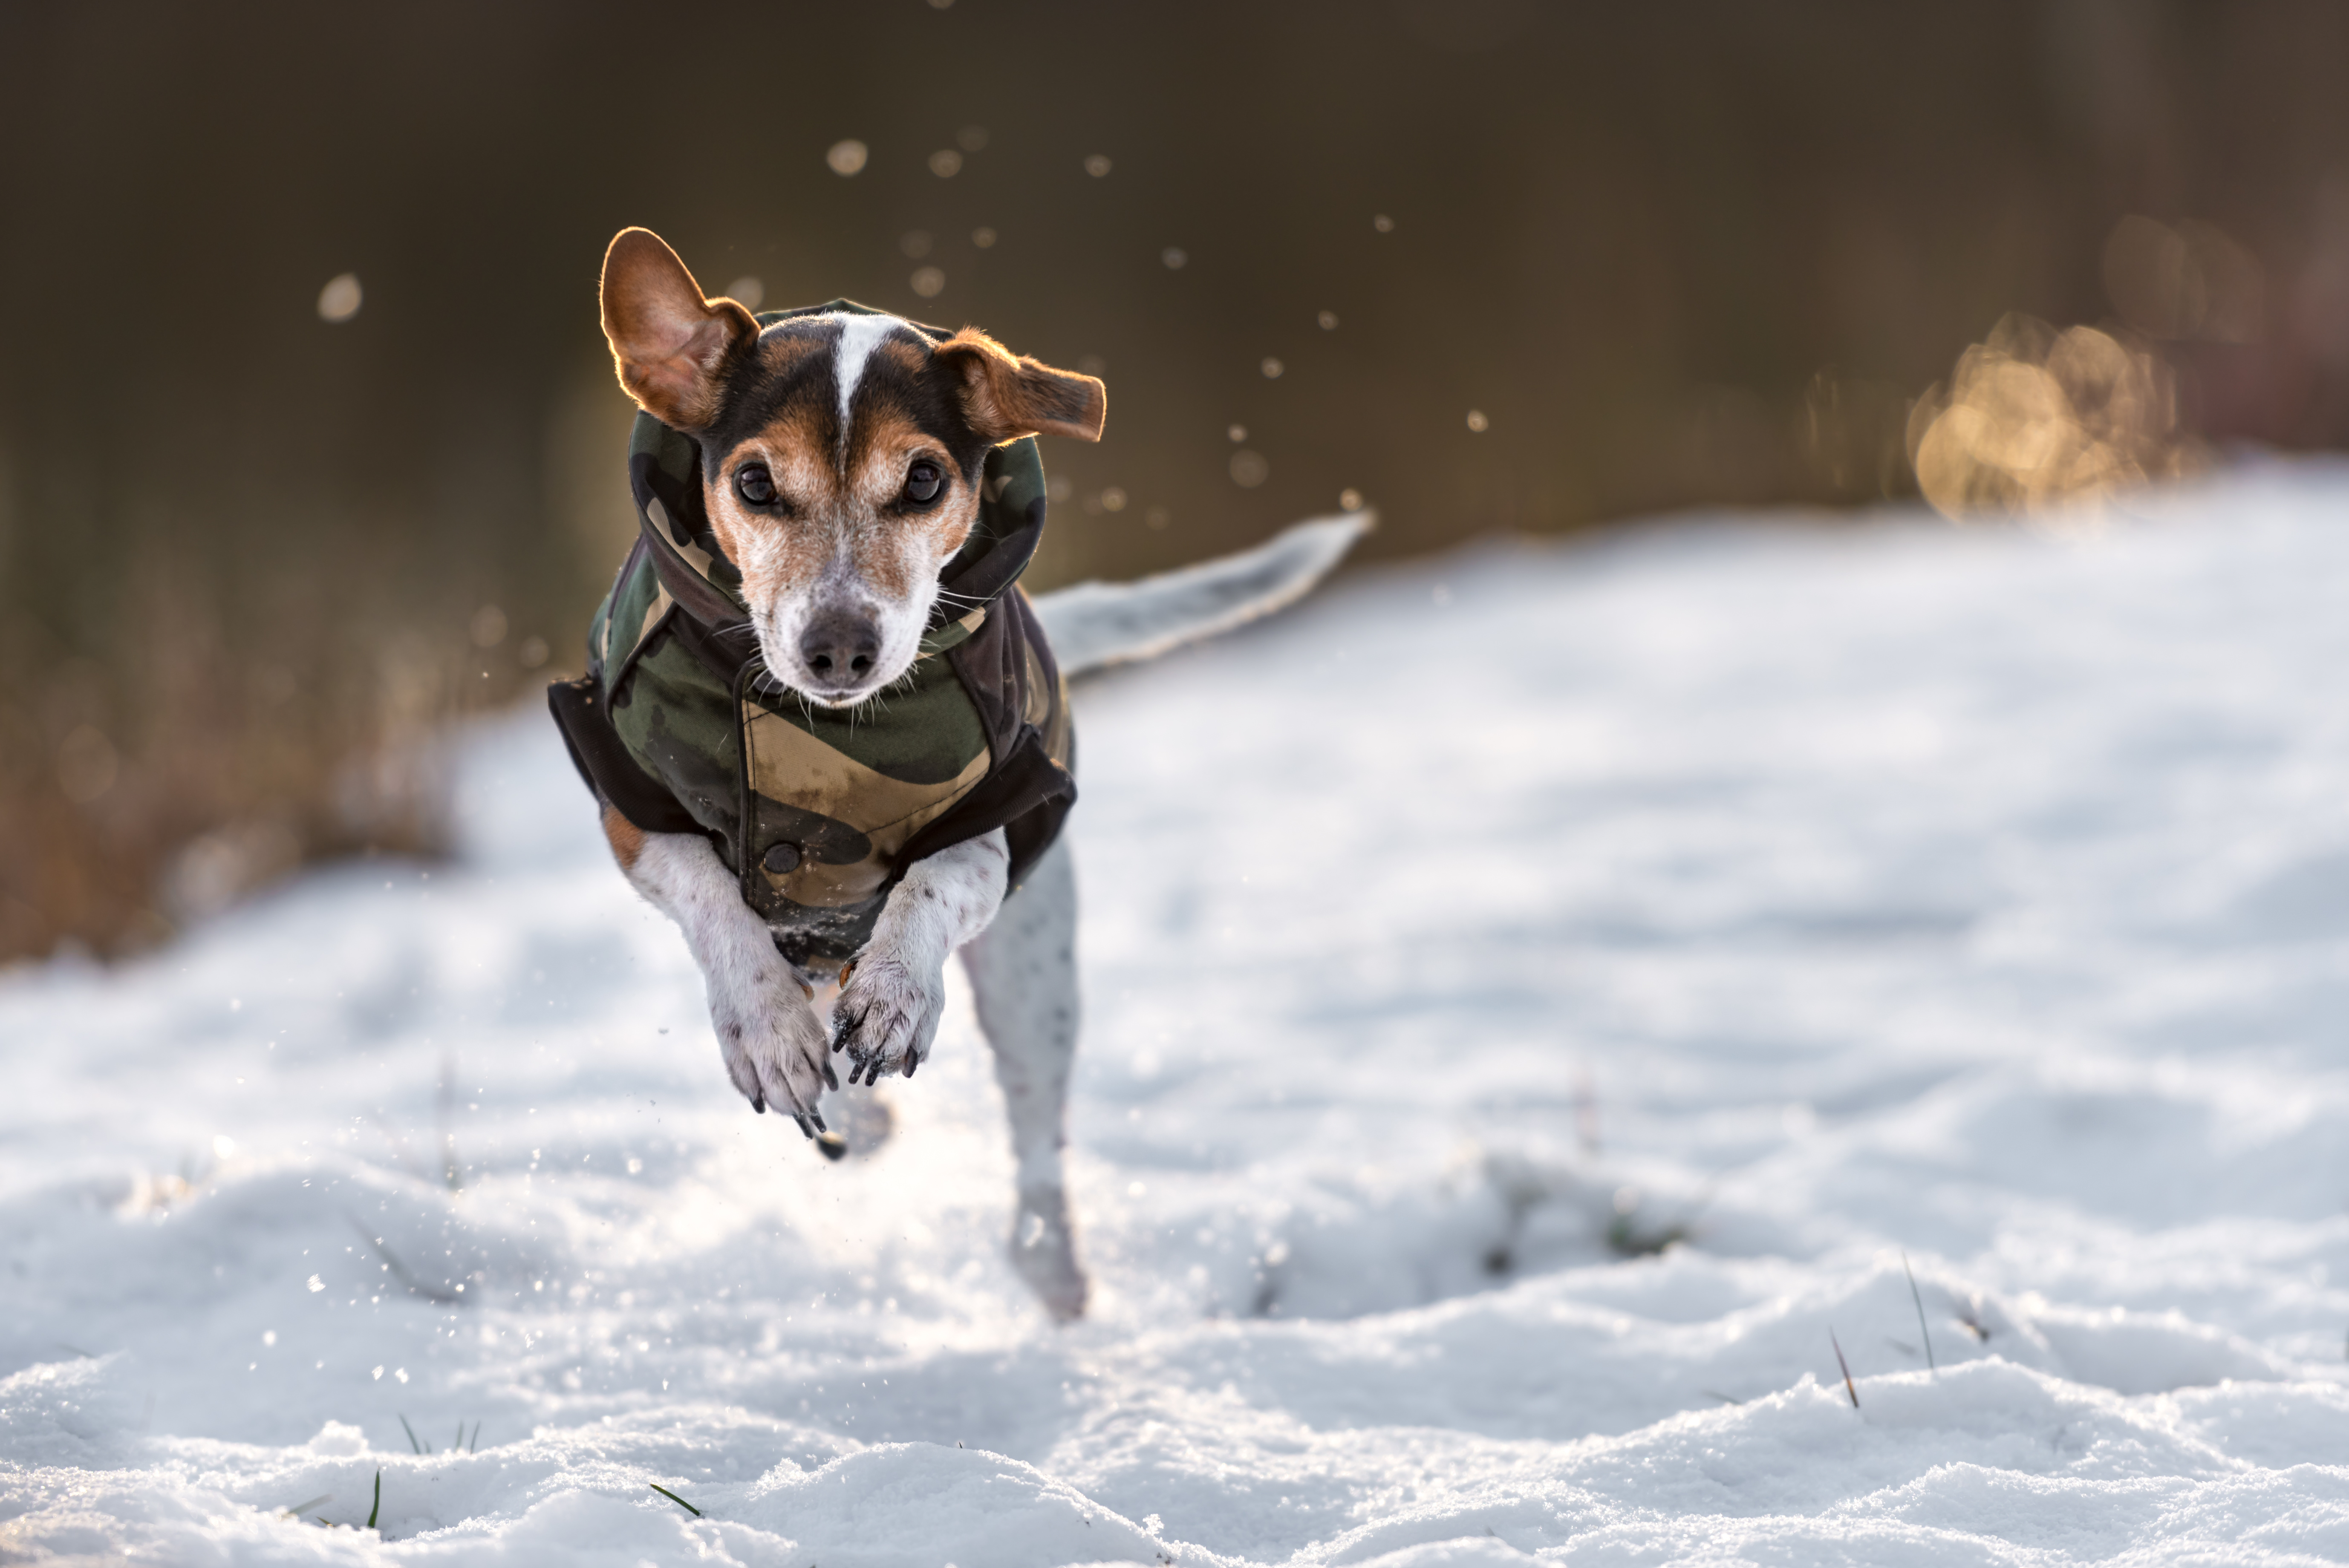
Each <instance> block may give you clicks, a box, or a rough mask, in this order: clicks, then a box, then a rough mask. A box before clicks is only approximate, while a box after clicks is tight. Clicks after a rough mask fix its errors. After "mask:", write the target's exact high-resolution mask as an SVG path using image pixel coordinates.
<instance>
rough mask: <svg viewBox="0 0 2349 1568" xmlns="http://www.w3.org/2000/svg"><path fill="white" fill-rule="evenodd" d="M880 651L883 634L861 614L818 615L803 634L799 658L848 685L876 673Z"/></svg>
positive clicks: (818, 671) (819, 673) (830, 678)
mask: <svg viewBox="0 0 2349 1568" xmlns="http://www.w3.org/2000/svg"><path fill="white" fill-rule="evenodd" d="M880 654H881V634H880V633H879V632H877V631H876V630H874V625H873V623H872V622H870V621H867V620H864V619H863V618H862V617H860V616H855V615H847V614H826V615H818V616H817V617H816V618H815V619H814V620H812V621H810V622H809V623H808V629H807V630H806V631H805V632H803V633H802V634H801V635H800V657H801V658H802V659H805V660H806V661H807V667H808V668H809V669H811V670H812V671H813V672H814V673H815V674H817V675H819V676H823V677H825V678H826V679H828V680H835V681H839V682H842V683H843V684H845V683H847V682H849V681H854V680H859V679H862V678H863V677H864V676H868V675H870V674H872V673H873V661H874V659H875V658H877V657H879V656H880Z"/></svg>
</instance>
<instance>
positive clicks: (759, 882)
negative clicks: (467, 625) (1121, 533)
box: [547, 302, 1077, 965]
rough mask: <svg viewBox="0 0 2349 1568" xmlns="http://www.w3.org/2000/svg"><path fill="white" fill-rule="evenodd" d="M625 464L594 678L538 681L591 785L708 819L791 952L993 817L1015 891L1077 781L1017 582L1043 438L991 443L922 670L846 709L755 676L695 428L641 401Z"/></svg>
mask: <svg viewBox="0 0 2349 1568" xmlns="http://www.w3.org/2000/svg"><path fill="white" fill-rule="evenodd" d="M817 308H818V309H821V310H826V311H841V310H851V311H854V310H858V309H860V308H861V307H859V306H855V305H851V304H845V303H844V302H841V303H834V304H829V305H823V306H819V307H817ZM785 314H786V313H782V312H770V313H767V314H764V315H761V316H760V317H759V320H760V322H761V325H765V324H769V323H771V322H774V321H778V320H781V319H782V317H783V315H785ZM788 314H792V315H797V314H800V313H798V312H792V313H788ZM923 330H924V331H932V330H933V329H930V328H924V329H923ZM933 335H936V336H939V337H943V336H945V334H943V333H935V332H933ZM628 480H629V486H630V488H631V490H633V491H634V494H635V497H636V521H637V525H638V528H637V537H636V544H635V546H634V547H633V548H632V549H631V550H630V551H629V552H628V556H627V559H626V561H625V562H622V563H621V566H620V572H619V575H618V577H617V578H616V580H615V582H614V583H613V584H612V591H611V593H609V594H607V595H606V596H605V600H604V602H603V603H602V604H601V605H599V606H598V607H597V609H596V611H595V619H594V621H593V622H591V623H590V624H589V627H588V632H587V674H586V676H585V677H583V678H581V679H579V680H575V681H558V682H556V683H554V685H553V686H550V687H548V689H547V700H548V704H549V706H550V707H552V708H553V709H554V717H555V721H556V724H557V725H558V727H560V728H561V729H562V731H563V735H564V740H565V742H566V743H567V744H568V745H569V747H570V749H571V759H572V761H573V762H574V764H576V765H577V767H578V769H579V773H580V776H581V777H582V778H583V779H585V780H586V781H587V786H588V788H589V789H593V790H594V791H595V794H596V796H597V798H598V799H600V800H602V801H603V802H605V803H606V804H608V805H610V806H612V807H613V808H615V809H616V810H618V811H619V813H620V814H621V815H622V816H623V817H626V819H627V820H629V821H630V822H632V823H634V824H635V825H636V827H638V828H641V829H643V830H646V831H647V832H658V833H702V834H704V835H706V836H707V837H708V838H709V840H710V841H711V842H712V843H713V844H714V845H715V846H716V847H717V850H718V852H719V856H720V858H721V859H723V860H724V861H725V862H726V864H727V866H728V867H729V868H730V869H731V870H732V871H733V872H735V873H736V874H737V875H738V877H739V878H740V883H741V888H742V897H743V899H744V900H745V901H746V902H747V903H749V904H750V907H751V908H752V909H753V910H755V911H757V912H758V913H759V914H760V916H761V918H762V919H764V920H765V921H766V922H767V923H768V924H769V926H770V927H771V928H772V929H773V930H774V932H775V942H776V945H777V946H778V947H780V948H781V950H782V952H783V954H784V955H785V956H786V957H788V958H790V959H791V960H792V962H793V963H795V964H801V965H833V964H839V963H843V962H844V961H846V960H847V959H849V958H852V957H854V956H855V954H856V953H857V951H858V950H859V949H860V948H862V947H863V946H864V944H865V942H866V941H867V939H869V938H870V937H871V935H872V934H873V923H874V920H875V919H877V918H878V917H879V915H880V913H881V906H882V904H883V903H884V902H885V899H886V898H887V895H888V892H889V890H890V888H892V887H893V886H895V883H896V882H897V879H898V878H899V877H900V876H902V875H903V874H904V872H905V868H906V867H907V866H909V865H911V864H912V863H913V862H914V861H917V860H920V859H922V858H923V857H924V856H926V855H931V854H935V853H936V852H937V851H940V850H943V849H946V848H947V847H948V846H950V845H954V844H958V843H961V842H963V841H966V840H969V839H975V838H978V837H979V836H981V835H982V834H985V833H988V832H992V831H993V830H996V829H998V828H1001V829H1003V830H1004V832H1005V836H1006V838H1007V839H1008V840H1009V845H1010V850H1011V868H1010V883H1011V885H1012V886H1013V887H1017V886H1018V885H1019V882H1020V881H1021V879H1022V878H1023V877H1024V876H1025V875H1026V874H1027V872H1028V871H1029V869H1030V867H1032V866H1033V865H1034V864H1035V863H1036V861H1037V859H1038V857H1039V856H1040V855H1041V854H1042V853H1043V852H1044V851H1045V850H1047V849H1049V848H1050V846H1051V843H1052V841H1053V839H1054V838H1055V837H1057V836H1058V835H1059V833H1060V830H1061V820H1062V819H1063V818H1064V817H1066V816H1067V814H1068V810H1069V808H1070V807H1071V805H1072V804H1074V803H1075V800H1076V792H1077V791H1076V780H1075V779H1074V778H1073V777H1072V776H1071V772H1070V767H1071V756H1072V750H1073V746H1074V737H1073V736H1072V734H1071V729H1070V725H1069V710H1068V694H1067V688H1066V686H1065V684H1064V683H1063V682H1062V680H1061V674H1060V669H1059V666H1058V665H1055V664H1054V663H1053V661H1052V651H1051V648H1050V646H1049V645H1047V644H1046V642H1045V640H1044V632H1043V628H1042V626H1040V624H1038V623H1037V620H1036V614H1035V612H1034V610H1033V609H1032V608H1031V607H1030V604H1029V603H1028V599H1027V595H1026V594H1024V593H1021V592H1020V590H1019V574H1020V573H1021V572H1022V571H1024V570H1025V569H1026V568H1027V565H1028V562H1029V560H1030V558H1031V557H1032V556H1033V555H1034V554H1035V552H1036V545H1037V542H1038V541H1039V540H1040V538H1041V537H1042V535H1043V531H1044V468H1043V464H1042V462H1041V461H1040V459H1039V458H1038V456H1037V452H1036V443H1035V441H1034V440H1033V439H1032V438H1027V439H1022V440H1018V441H1012V442H1009V443H1007V444H1006V445H1004V446H1000V447H997V448H995V449H992V450H991V451H989V452H988V455H987V459H986V465H985V468H984V469H983V470H982V472H981V476H980V484H979V495H980V504H979V514H978V522H977V524H976V525H975V526H974V527H973V529H972V531H971V535H970V538H969V540H968V542H966V543H965V544H964V545H963V547H962V549H961V550H960V551H958V552H957V553H956V555H955V557H954V559H953V560H952V561H950V562H947V568H946V571H945V572H944V573H942V574H941V576H940V579H939V586H940V589H941V592H940V593H939V595H938V605H937V608H936V609H935V610H934V611H932V613H931V616H930V624H929V629H928V631H927V632H926V634H925V635H924V636H923V638H922V642H921V648H920V653H919V655H918V656H917V657H916V660H915V663H914V666H913V668H912V670H911V671H909V672H908V674H907V676H906V677H905V679H904V680H903V681H900V682H898V683H897V684H896V685H895V686H891V687H890V688H889V690H888V692H887V693H885V696H884V700H883V701H882V702H880V703H875V704H870V705H866V706H864V707H859V708H857V709H855V710H854V713H853V714H852V713H849V712H840V711H834V710H832V709H827V708H816V707H812V706H811V705H808V704H806V703H803V702H802V701H801V700H800V698H799V697H798V696H795V695H792V693H790V692H787V691H786V690H784V689H783V688H782V687H781V686H778V685H777V684H776V683H775V682H774V681H773V680H772V679H771V677H770V676H768V675H767V673H766V669H765V665H763V663H762V662H761V659H760V657H759V645H758V638H757V636H756V635H755V634H754V633H753V632H752V630H751V628H750V619H749V613H748V611H747V609H746V607H745V606H744V603H743V601H742V597H741V581H742V580H741V575H740V573H738V572H737V571H736V570H735V569H734V565H733V563H732V562H730V561H728V560H727V559H726V558H725V556H724V554H723V553H721V552H720V551H719V545H718V541H717V538H716V536H715V535H714V534H713V533H712V532H711V531H710V529H709V521H708V518H707V516H706V514H705V512H704V511H703V508H702V503H701V454H700V449H699V448H698V446H697V445H696V443H695V442H694V441H692V440H691V439H690V438H687V437H685V436H681V435H679V434H678V433H677V432H676V431H674V430H671V429H670V428H668V427H667V426H666V425H663V424H662V423H660V421H658V420H657V419H655V418H653V417H652V416H651V415H649V414H639V415H638V416H637V417H636V428H635V431H634V433H633V435H632V437H631V438H630V440H629V443H628Z"/></svg>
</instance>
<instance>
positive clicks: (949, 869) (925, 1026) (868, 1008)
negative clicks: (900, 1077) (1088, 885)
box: [833, 828, 1011, 1081]
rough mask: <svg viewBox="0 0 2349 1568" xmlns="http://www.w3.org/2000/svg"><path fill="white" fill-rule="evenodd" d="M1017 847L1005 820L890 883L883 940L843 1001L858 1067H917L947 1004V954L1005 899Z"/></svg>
mask: <svg viewBox="0 0 2349 1568" xmlns="http://www.w3.org/2000/svg"><path fill="white" fill-rule="evenodd" d="M1010 865H1011V851H1010V848H1009V845H1008V844H1007V843H1006V842H1005V841H1004V837H1003V830H1002V829H1000V828H998V829H997V830H995V831H993V832H991V833H988V834H986V835H984V836H982V837H980V838H976V839H967V840H965V841H963V842H961V843H959V844H954V845H951V846H949V847H948V848H946V849H943V850H940V851H938V852H937V853H936V854H934V855H928V856H926V857H924V858H923V859H921V860H918V861H915V862H914V863H913V864H912V865H911V866H910V867H908V868H907V869H906V872H905V877H904V879H903V880H902V881H900V882H898V883H897V885H896V886H895V888H893V889H891V890H890V892H889V902H888V903H885V904H884V905H882V906H881V918H880V919H879V920H877V921H875V922H874V926H873V940H872V941H870V942H868V943H866V944H865V945H864V952H862V953H860V954H857V955H856V968H855V971H854V974H852V975H850V976H849V980H848V983H847V984H846V985H843V986H842V987H841V991H840V1000H838V1001H837V1002H835V1003H833V1019H834V1020H835V1025H836V1027H837V1030H838V1033H837V1036H836V1037H837V1038H838V1039H839V1040H840V1041H842V1042H843V1044H844V1045H845V1047H846V1049H847V1051H848V1059H849V1063H850V1068H851V1070H850V1072H849V1075H848V1076H849V1078H850V1079H851V1080H852V1081H854V1078H856V1074H857V1070H859V1069H862V1070H863V1071H864V1073H865V1074H866V1076H867V1077H868V1078H870V1076H871V1075H872V1074H873V1073H874V1072H876V1071H877V1072H881V1073H898V1072H902V1073H904V1074H905V1076H906V1077H908V1078H911V1077H912V1076H913V1070H914V1068H917V1067H919V1066H920V1065H921V1064H922V1062H923V1061H924V1060H925V1059H926V1058H927V1057H928V1056H929V1054H930V1042H931V1040H932V1039H933V1038H934V1037H936V1034H937V1032H938V1012H939V1010H940V1009H941V1008H942V1007H944V1006H945V1005H946V981H945V975H946V966H947V959H948V958H949V957H951V956H953V954H954V951H955V949H957V948H958V947H960V946H961V945H962V944H964V943H966V942H968V941H969V940H970V939H971V938H972V937H974V936H977V935H978V934H979V933H980V932H982V931H985V930H986V929H987V926H988V922H989V921H991V920H993V919H994V918H995V912H996V911H997V910H999V909H1000V908H1001V907H1002V906H1003V890H1004V886H1005V872H1008V871H1009V869H1010Z"/></svg>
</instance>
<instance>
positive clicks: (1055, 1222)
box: [962, 839, 1086, 1323]
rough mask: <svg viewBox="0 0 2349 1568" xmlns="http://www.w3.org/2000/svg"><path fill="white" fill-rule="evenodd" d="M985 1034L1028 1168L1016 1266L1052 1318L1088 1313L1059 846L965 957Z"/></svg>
mask: <svg viewBox="0 0 2349 1568" xmlns="http://www.w3.org/2000/svg"><path fill="white" fill-rule="evenodd" d="M962 962H963V969H964V972H965V973H966V974H968V975H969V976H970V989H971V996H972V999H973V1001H975V1002H976V1003H977V1005H978V1026H979V1028H980V1029H981V1031H983V1032H984V1033H985V1034H986V1036H987V1043H988V1048H989V1049H991V1050H992V1051H994V1053H995V1079H996V1082H998V1083H999V1084H1001V1085H1002V1086H1003V1103H1004V1109H1006V1110H1007V1111H1008V1112H1009V1116H1010V1121H1011V1152H1012V1155H1013V1157H1014V1158H1016V1159H1017V1160H1018V1161H1019V1213H1018V1215H1017V1216H1016V1217H1015V1218H1014V1219H1013V1221H1012V1226H1011V1262H1012V1266H1013V1267H1015V1268H1017V1269H1018V1270H1019V1274H1020V1277H1021V1278H1023V1279H1025V1280H1026V1281H1027V1282H1028V1284H1029V1285H1030V1287H1031V1288H1032V1289H1034V1291H1035V1292H1036V1294H1037V1295H1039V1296H1040V1297H1041V1298H1042V1299H1043V1302H1044V1305H1045V1306H1046V1308H1047V1309H1049V1310H1050V1312H1051V1314H1052V1315H1053V1316H1054V1317H1056V1318H1058V1319H1060V1320H1061V1322H1063V1323H1066V1322H1068V1321H1069V1320H1070V1319H1071V1318H1076V1317H1081V1316H1082V1315H1084V1310H1085V1291H1086V1285H1085V1275H1084V1271H1083V1270H1082V1269H1081V1268H1080V1267H1079V1266H1078V1265H1077V1251H1076V1236H1075V1233H1074V1232H1073V1230H1072V1229H1071V1225H1070V1222H1069V1200H1068V1193H1067V1191H1066V1189H1065V1188H1064V1187H1063V1186H1062V1184H1061V1145H1062V1144H1063V1143H1064V1142H1066V1141H1067V1137H1066V1133H1065V1130H1064V1128H1065V1122H1066V1117H1067V1107H1068V1099H1069V1069H1070V1067H1071V1062H1072V1060H1073V1058H1074V1057H1075V1056H1076V1049H1077V881H1076V872H1075V869H1074V867H1073V866H1072V865H1071V861H1070V858H1069V844H1068V841H1067V840H1066V839H1062V840H1061V841H1059V842H1057V843H1055V844H1054V845H1053V846H1052V847H1051V849H1050V850H1049V851H1046V852H1045V854H1044V857H1043V859H1041V860H1040V861H1037V862H1036V867H1035V869H1034V870H1033V871H1032V872H1030V873H1029V875H1028V881H1027V882H1026V884H1025V885H1024V886H1022V887H1021V888H1020V890H1019V892H1016V893H1014V894H1013V895H1012V896H1011V897H1010V898H1009V899H1007V900H1005V901H1004V904H1003V908H1002V911H1001V913H999V914H997V915H996V917H995V920H994V923H992V924H990V925H989V926H988V928H987V930H986V931H985V932H983V933H981V934H979V936H978V938H977V939H976V940H974V941H972V942H971V943H969V944H968V945H966V946H965V947H964V948H963V950H962Z"/></svg>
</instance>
